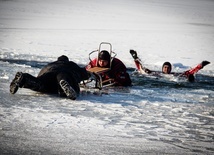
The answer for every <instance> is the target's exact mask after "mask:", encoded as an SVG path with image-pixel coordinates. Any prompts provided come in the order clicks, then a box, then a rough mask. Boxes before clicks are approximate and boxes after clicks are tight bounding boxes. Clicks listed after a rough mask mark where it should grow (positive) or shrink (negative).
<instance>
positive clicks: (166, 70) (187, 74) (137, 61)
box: [130, 50, 210, 82]
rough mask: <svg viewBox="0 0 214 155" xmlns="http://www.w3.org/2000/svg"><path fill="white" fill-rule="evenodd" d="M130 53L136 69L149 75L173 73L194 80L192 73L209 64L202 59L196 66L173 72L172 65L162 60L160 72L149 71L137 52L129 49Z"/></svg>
mask: <svg viewBox="0 0 214 155" xmlns="http://www.w3.org/2000/svg"><path fill="white" fill-rule="evenodd" d="M130 54H131V55H132V57H133V58H134V61H135V65H136V67H137V70H138V71H139V72H140V73H147V74H151V75H160V74H173V75H175V76H178V77H186V78H187V79H188V81H190V82H193V81H195V77H194V74H196V73H197V72H198V71H199V70H200V69H202V68H203V67H204V66H206V65H208V64H210V62H209V61H202V62H201V63H200V64H198V65H197V66H196V67H194V68H192V69H189V70H187V71H185V72H183V73H174V72H171V71H172V65H171V63H170V62H164V63H163V65H162V73H161V72H158V71H151V70H149V69H148V68H145V67H143V65H142V63H141V60H140V59H139V58H138V56H137V52H136V51H134V50H130Z"/></svg>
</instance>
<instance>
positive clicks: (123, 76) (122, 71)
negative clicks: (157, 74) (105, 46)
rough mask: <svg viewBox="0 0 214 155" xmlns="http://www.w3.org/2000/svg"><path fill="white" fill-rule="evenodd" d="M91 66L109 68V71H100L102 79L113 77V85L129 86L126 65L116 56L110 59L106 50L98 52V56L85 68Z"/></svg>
mask: <svg viewBox="0 0 214 155" xmlns="http://www.w3.org/2000/svg"><path fill="white" fill-rule="evenodd" d="M110 63H111V65H110ZM93 67H101V68H110V70H109V71H107V72H104V73H101V77H102V81H105V80H108V79H113V81H114V85H115V86H131V83H132V81H131V79H130V76H129V74H128V73H127V68H126V66H125V65H124V64H123V62H122V61H121V60H119V59H117V58H113V60H112V61H111V56H110V54H109V52H108V51H106V50H102V51H101V52H100V53H99V54H98V58H95V59H93V60H92V61H91V62H89V64H88V65H87V66H86V70H89V69H90V68H93Z"/></svg>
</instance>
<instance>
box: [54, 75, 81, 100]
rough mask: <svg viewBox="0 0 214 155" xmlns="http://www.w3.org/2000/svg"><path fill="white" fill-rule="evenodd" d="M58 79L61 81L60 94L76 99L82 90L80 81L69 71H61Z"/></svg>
mask: <svg viewBox="0 0 214 155" xmlns="http://www.w3.org/2000/svg"><path fill="white" fill-rule="evenodd" d="M57 80H58V83H59V89H58V93H59V95H60V96H67V97H68V98H70V99H73V100H75V99H76V97H77V96H78V94H79V92H80V88H79V84H78V82H76V80H75V79H74V78H73V77H72V76H71V75H69V74H67V73H59V74H58V75H57Z"/></svg>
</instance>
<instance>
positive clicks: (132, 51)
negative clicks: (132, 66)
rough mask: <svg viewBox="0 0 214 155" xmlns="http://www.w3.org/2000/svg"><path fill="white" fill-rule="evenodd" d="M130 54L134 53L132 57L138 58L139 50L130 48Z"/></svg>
mask: <svg viewBox="0 0 214 155" xmlns="http://www.w3.org/2000/svg"><path fill="white" fill-rule="evenodd" d="M130 54H131V55H132V57H133V58H134V59H137V58H138V57H137V52H136V51H135V50H130Z"/></svg>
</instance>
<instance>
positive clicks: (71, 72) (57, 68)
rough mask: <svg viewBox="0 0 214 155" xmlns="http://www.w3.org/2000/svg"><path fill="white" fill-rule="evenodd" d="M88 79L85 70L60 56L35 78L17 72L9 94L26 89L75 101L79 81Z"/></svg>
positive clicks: (78, 89)
mask: <svg viewBox="0 0 214 155" xmlns="http://www.w3.org/2000/svg"><path fill="white" fill-rule="evenodd" d="M88 78H89V74H88V72H87V71H86V69H85V68H80V67H79V66H78V65H77V64H76V63H74V62H73V61H69V59H68V57H67V56H65V55H62V56H60V57H58V59H57V61H54V62H52V63H49V64H47V65H46V66H45V67H43V68H42V69H41V71H40V72H39V74H38V76H37V77H34V76H32V75H30V74H28V73H22V72H17V73H16V75H15V78H14V79H13V81H12V82H11V84H10V93H11V94H15V93H16V92H17V90H18V89H19V88H28V89H31V90H34V91H38V92H42V93H56V94H57V93H58V94H59V95H60V96H61V97H68V98H70V99H72V100H75V99H76V98H77V96H78V94H79V92H80V88H79V83H80V81H82V80H86V79H88Z"/></svg>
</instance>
